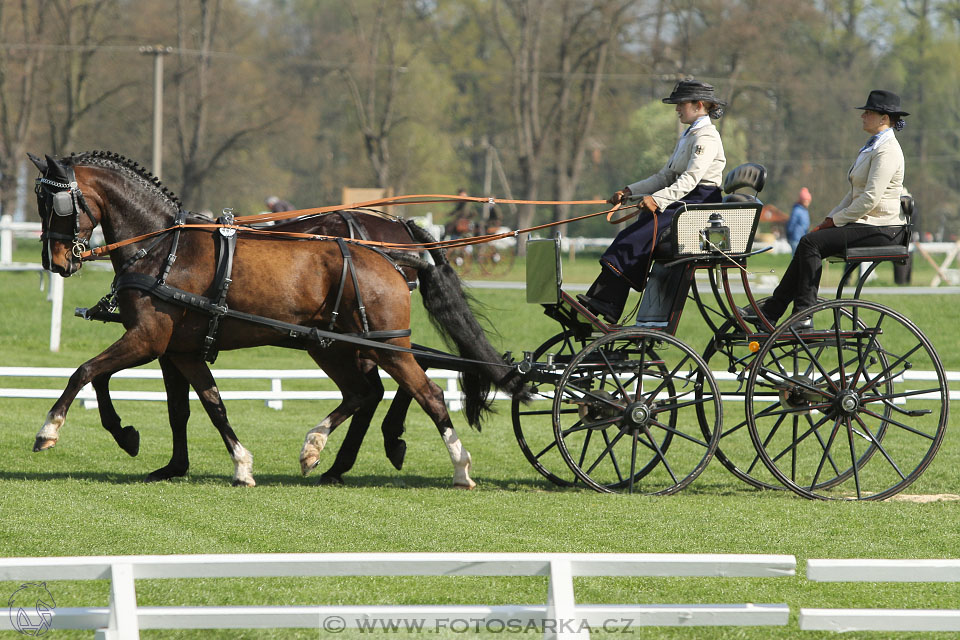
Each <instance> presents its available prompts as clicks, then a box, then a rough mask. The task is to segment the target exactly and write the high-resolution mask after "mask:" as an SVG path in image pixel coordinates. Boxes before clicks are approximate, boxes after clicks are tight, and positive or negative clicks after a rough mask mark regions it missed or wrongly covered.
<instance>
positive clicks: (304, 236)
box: [78, 194, 621, 260]
mask: <svg viewBox="0 0 960 640" xmlns="http://www.w3.org/2000/svg"><path fill="white" fill-rule="evenodd" d="M401 200H402V201H401ZM441 202H490V203H500V204H511V203H512V204H544V205H563V204H601V203H603V204H605V203H606V200H499V199H495V198H478V197H472V196H445V195H432V194H426V195H411V196H393V197H391V198H383V199H381V200H370V201H368V202H361V203H356V204H350V205H337V206H329V207H317V208H313V209H298V210H296V211H283V212H280V213H276V214H258V215H255V216H240V217H237V218H236V219H235V220H234V222H235V223H236V224H221V223H213V222H211V223H192V224H186V223H183V222H180V223H177V222H176V221H175V222H174V224H173V225H172V226H170V227H167V228H165V229H159V230H157V231H152V232H150V233H145V234H142V235H139V236H135V237H133V238H127V239H125V240H120V241H117V242H114V243H112V244H108V245H104V246H102V247H97V248H96V249H88V250H86V251H83V252H82V253H81V254H80V255H79V256H78V257H79V258H80V259H81V260H90V259H94V258H96V257H99V256H103V255H105V254H108V253H110V252H111V251H113V250H114V249H118V248H120V247H123V246H126V245H129V244H135V243H137V242H142V241H143V240H147V239H149V238H152V237H154V236H158V235H161V234H166V233H168V232H171V231H180V230H181V229H209V230H211V231H212V230H215V229H236V230H237V231H242V232H243V233H248V234H249V233H252V234H257V235H263V236H274V237H277V238H290V239H298V240H336V239H337V237H338V236H327V235H322V234H314V233H299V232H295V231H273V230H270V229H262V228H254V227H249V226H246V224H249V223H254V222H270V221H276V220H284V219H289V218H297V217H301V216H305V215H315V214H319V213H332V212H337V211H344V210H347V209H359V208H363V207H370V206H380V205H384V204H393V205H396V206H406V205H412V204H430V203H441ZM620 208H621V206H620V205H617V206H616V207H614V208H612V209H606V210H603V211H597V212H594V213H589V214H586V215H582V216H575V217H573V218H567V219H565V220H558V221H555V222H547V223H545V224H540V225H535V226H532V227H527V228H525V229H516V230H513V231H507V232H504V233H495V234H487V235H482V236H474V237H471V238H461V239H459V240H441V241H437V242H423V243H413V244H397V243H392V242H381V241H376V240H366V239H360V238H353V239H351V242H353V243H355V244H361V245H371V246H375V247H380V248H383V249H391V250H400V251H424V250H430V249H448V248H453V247H463V246H468V245H474V244H484V243H487V242H493V241H495V240H500V239H503V238H510V237H517V236H519V235H520V234H521V233H530V232H532V231H538V230H540V229H547V228H550V227H555V226H559V225H563V224H569V223H571V222H577V221H580V220H586V219H588V218H593V217H596V216H601V215H609V214H611V213H612V212H614V211H617V210H619V209H620Z"/></svg>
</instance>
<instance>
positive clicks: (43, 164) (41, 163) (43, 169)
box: [27, 152, 47, 174]
mask: <svg viewBox="0 0 960 640" xmlns="http://www.w3.org/2000/svg"><path fill="white" fill-rule="evenodd" d="M27 157H28V158H30V162H32V163H33V164H34V165H36V167H37V169H40V173H43V174H46V173H47V161H46V160H41V159H40V158H38V157H37V156H35V155H33V154H32V153H29V152H27Z"/></svg>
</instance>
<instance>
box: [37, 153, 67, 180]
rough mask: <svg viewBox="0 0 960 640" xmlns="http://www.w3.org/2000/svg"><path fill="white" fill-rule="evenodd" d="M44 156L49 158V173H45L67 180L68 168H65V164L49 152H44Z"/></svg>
mask: <svg viewBox="0 0 960 640" xmlns="http://www.w3.org/2000/svg"><path fill="white" fill-rule="evenodd" d="M43 157H44V158H46V159H47V173H46V174H45V175H46V176H47V177H48V178H60V179H61V181H62V182H66V181H67V170H66V169H64V168H63V165H62V164H60V163H59V162H57V159H56V158H52V157H50V156H49V155H47V154H44V156H43Z"/></svg>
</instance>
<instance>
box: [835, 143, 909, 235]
mask: <svg viewBox="0 0 960 640" xmlns="http://www.w3.org/2000/svg"><path fill="white" fill-rule="evenodd" d="M903 167H904V163H903V151H902V150H901V149H900V143H899V142H897V137H896V136H895V135H889V136H886V138H884V139H883V140H882V141H881V142H880V143H879V144H878V145H877V146H876V147H875V148H873V149H871V150H870V151H865V152H863V153H861V154H860V155H859V156H857V160H856V162H854V163H853V166H852V167H850V171H849V172H848V173H847V180H848V181H849V182H850V191H848V192H847V195H846V196H844V198H843V200H841V201H840V204H838V205H837V206H836V207H835V208H834V209H833V211H831V212H830V213H829V214H828V216H827V217H829V218H833V223H834V224H835V225H837V226H838V227H842V226H844V225H846V224H849V223H851V222H859V223H861V224H871V225H874V226H878V227H884V226H894V225H901V224H906V223H907V221H906V219H905V218H904V216H903V214H901V213H900V193H901V191H902V190H903Z"/></svg>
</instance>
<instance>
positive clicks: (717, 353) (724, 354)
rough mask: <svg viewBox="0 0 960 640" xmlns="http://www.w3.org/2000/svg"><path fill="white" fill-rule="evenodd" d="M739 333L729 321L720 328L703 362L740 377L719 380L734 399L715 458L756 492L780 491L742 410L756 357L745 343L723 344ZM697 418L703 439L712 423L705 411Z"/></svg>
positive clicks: (737, 326)
mask: <svg viewBox="0 0 960 640" xmlns="http://www.w3.org/2000/svg"><path fill="white" fill-rule="evenodd" d="M737 331H740V328H739V325H737V324H735V323H734V322H733V321H731V320H728V321H726V322H725V323H724V324H723V325H721V326H720V328H719V331H718V332H717V337H714V338H712V339H711V340H710V343H709V344H707V347H706V349H704V350H703V359H704V360H705V361H706V362H707V364H708V367H710V370H711V371H714V370H720V369H727V370H728V371H729V372H730V373H733V374H738V375H737V377H736V379H734V380H719V381H718V384H719V386H720V391H721V393H722V394H723V396H724V397H726V398H735V399H736V400H735V401H734V402H728V404H727V408H728V409H729V410H728V411H727V423H726V424H725V425H724V426H723V429H722V430H721V431H720V438H719V442H718V444H717V450H716V451H715V452H714V457H715V458H716V459H717V460H718V461H719V462H720V463H721V464H722V465H723V466H724V467H726V468H727V470H728V471H729V472H730V473H732V474H733V475H734V476H736V477H737V478H739V479H740V480H742V481H744V482H746V483H747V484H749V485H751V486H753V487H756V488H757V489H780V490H783V489H785V488H786V487H784V486H783V485H782V484H780V481H779V480H777V478H776V476H774V475H773V474H772V473H770V471H769V470H768V469H767V467H766V466H765V465H764V464H763V462H762V461H761V459H760V455H759V454H758V453H757V450H756V448H755V447H754V446H753V440H751V439H750V430H749V429H747V419H746V417H745V414H744V413H743V412H741V410H740V407H741V405H742V401H743V398H744V395H745V394H744V391H743V379H744V370H745V367H746V366H747V365H748V364H749V363H750V361H751V359H752V357H753V353H754V352H751V351H750V347H749V343H747V341H746V340H729V341H726V340H720V339H719V338H720V337H722V336H727V335H730V334H732V333H735V332H737ZM697 418H698V419H699V421H700V426H701V428H702V429H703V433H704V435H707V434H709V433H710V429H711V428H712V424H713V421H712V419H711V418H709V417H708V416H707V415H706V413H704V412H703V411H698V412H697Z"/></svg>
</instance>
